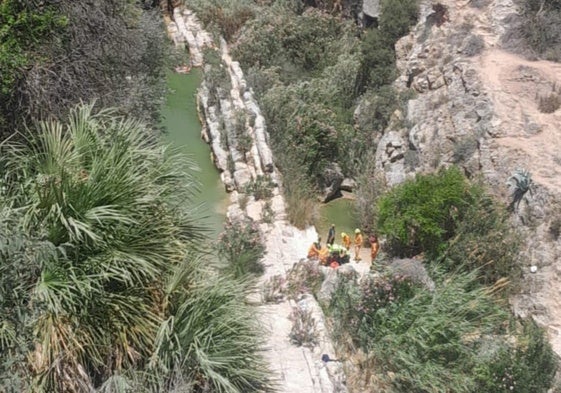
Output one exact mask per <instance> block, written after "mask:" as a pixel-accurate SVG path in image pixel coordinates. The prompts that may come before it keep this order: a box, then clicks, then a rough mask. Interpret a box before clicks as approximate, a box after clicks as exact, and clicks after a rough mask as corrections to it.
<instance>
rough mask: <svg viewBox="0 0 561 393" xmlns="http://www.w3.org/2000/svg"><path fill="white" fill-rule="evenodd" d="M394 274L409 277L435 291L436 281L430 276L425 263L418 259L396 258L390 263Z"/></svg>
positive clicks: (390, 268)
mask: <svg viewBox="0 0 561 393" xmlns="http://www.w3.org/2000/svg"><path fill="white" fill-rule="evenodd" d="M388 268H389V270H390V271H391V272H392V274H393V275H394V276H395V275H400V276H404V277H408V278H409V279H411V281H413V282H414V283H417V284H421V285H423V286H424V287H425V288H427V289H428V290H429V291H434V281H433V280H432V279H431V278H430V276H429V274H428V273H427V270H426V269H425V265H423V262H422V261H420V260H418V259H412V258H405V259H394V260H393V261H392V262H391V263H390V264H389V265H388Z"/></svg>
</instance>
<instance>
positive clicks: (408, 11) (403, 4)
mask: <svg viewBox="0 0 561 393" xmlns="http://www.w3.org/2000/svg"><path fill="white" fill-rule="evenodd" d="M380 11H381V12H380V20H379V25H380V31H382V32H383V33H384V35H385V36H386V37H387V38H388V40H389V41H390V42H396V41H397V40H398V39H400V38H401V37H403V36H405V35H407V34H408V33H409V29H410V28H411V26H414V25H415V23H417V17H418V13H419V2H418V0H382V1H381V10H380Z"/></svg>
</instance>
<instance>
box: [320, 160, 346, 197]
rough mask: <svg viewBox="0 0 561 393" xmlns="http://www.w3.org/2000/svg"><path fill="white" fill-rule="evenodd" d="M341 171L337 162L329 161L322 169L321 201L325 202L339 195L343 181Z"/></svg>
mask: <svg viewBox="0 0 561 393" xmlns="http://www.w3.org/2000/svg"><path fill="white" fill-rule="evenodd" d="M344 178H345V177H344V176H343V171H342V170H341V167H340V166H339V164H337V163H330V164H329V165H328V167H327V168H325V170H324V171H323V174H322V177H321V183H322V187H323V196H322V198H321V200H322V202H324V203H326V202H329V201H330V200H332V199H335V198H337V197H338V196H339V194H340V192H341V184H342V183H343V179H344Z"/></svg>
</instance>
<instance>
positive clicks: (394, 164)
mask: <svg viewBox="0 0 561 393" xmlns="http://www.w3.org/2000/svg"><path fill="white" fill-rule="evenodd" d="M516 11H517V10H516V7H515V4H514V2H513V1H512V0H486V1H474V0H465V1H455V0H442V1H440V2H439V3H436V2H431V1H422V2H421V13H420V19H419V22H418V24H417V25H416V26H415V28H414V29H413V30H412V32H411V33H410V34H409V35H408V36H406V37H404V38H402V39H401V40H400V41H399V42H398V43H397V45H396V50H397V58H398V60H397V61H398V68H399V72H400V74H401V75H400V77H399V78H398V79H397V81H396V82H395V86H396V87H397V88H398V89H413V90H414V91H415V93H416V96H415V98H414V99H412V100H410V101H409V102H408V106H407V111H406V113H404V114H402V113H395V114H394V117H393V120H392V122H391V125H390V127H388V129H386V130H385V132H384V135H383V136H382V138H381V139H380V141H379V143H378V147H377V161H376V165H377V168H378V169H379V170H382V171H383V172H384V173H385V175H386V180H387V181H388V183H389V184H397V183H399V182H401V181H403V180H404V179H406V178H407V177H410V176H413V175H414V174H415V173H423V172H429V171H434V170H435V169H436V168H438V167H441V166H448V165H452V164H457V165H459V166H461V167H462V168H463V169H464V171H465V173H466V174H467V175H468V176H470V177H479V176H481V177H482V178H483V179H484V181H485V182H486V183H487V184H488V185H489V189H490V190H491V191H492V192H493V193H494V194H496V196H497V197H499V198H500V199H502V200H503V201H504V202H505V204H508V203H509V202H510V200H511V190H509V188H508V186H507V184H506V182H507V179H508V178H509V177H510V176H511V175H512V174H513V172H514V171H515V170H516V169H517V168H525V169H527V170H529V171H530V173H531V175H532V179H533V182H534V187H533V190H532V192H531V193H527V194H526V195H525V197H524V200H523V201H522V203H521V204H520V205H519V207H518V209H517V210H516V211H515V212H514V213H513V220H512V222H513V225H517V226H519V227H520V228H522V231H523V233H524V235H525V236H524V244H523V249H524V256H523V259H522V260H523V263H524V278H523V284H522V292H521V294H519V295H517V296H516V297H514V298H513V299H511V304H512V306H513V310H514V312H515V313H516V314H518V315H522V316H525V315H531V316H532V317H533V318H534V319H535V320H536V321H537V322H538V323H540V324H541V325H542V326H545V327H547V328H548V332H549V335H550V341H551V343H552V345H553V347H554V350H555V351H556V352H557V353H558V354H560V355H561V311H560V310H561V307H560V306H561V290H560V289H559V288H561V285H559V284H561V257H560V256H561V246H560V243H559V241H558V239H557V238H558V236H559V227H558V226H559V225H560V224H561V213H560V211H561V210H559V208H558V207H559V206H561V205H560V203H559V202H560V201H559V191H560V190H561V153H559V151H558V148H559V146H561V127H560V126H561V112H560V111H556V112H553V113H542V112H541V111H540V110H539V109H538V105H539V98H540V97H544V96H546V95H547V94H550V93H551V92H552V91H553V90H555V88H556V87H555V86H558V85H559V83H560V82H561V64H558V63H552V62H548V61H542V60H539V61H528V60H526V59H524V58H522V57H519V56H516V55H514V54H511V53H508V52H506V51H505V50H503V49H502V48H501V44H500V43H501V39H502V37H503V35H504V34H505V31H506V30H507V28H508V23H509V20H512V14H513V13H515V12H516ZM533 265H535V266H537V272H536V273H531V272H530V266H533Z"/></svg>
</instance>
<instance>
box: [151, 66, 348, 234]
mask: <svg viewBox="0 0 561 393" xmlns="http://www.w3.org/2000/svg"><path fill="white" fill-rule="evenodd" d="M200 82H201V70H200V69H198V68H193V69H192V70H191V72H190V73H189V74H177V73H174V72H170V73H169V74H168V77H167V83H168V95H167V98H166V103H165V106H164V108H163V110H162V115H163V125H164V127H165V128H166V130H167V135H166V139H167V141H168V142H169V143H170V144H171V145H172V146H174V147H176V148H179V149H181V151H183V152H184V153H185V154H186V155H187V156H188V157H189V158H190V159H191V160H192V161H193V162H194V163H195V164H196V165H197V166H198V167H199V171H198V172H196V173H195V177H196V179H197V180H198V181H199V183H200V191H199V192H197V193H196V195H195V198H194V201H193V202H194V204H195V206H198V207H199V214H198V216H200V217H201V222H202V224H203V225H204V226H205V227H208V228H209V229H210V231H211V235H217V234H218V233H219V232H220V231H221V230H222V227H223V224H224V221H225V217H226V209H227V207H228V195H227V193H226V191H225V190H224V186H223V185H222V183H221V181H220V176H219V173H218V170H217V169H216V167H215V166H214V163H213V162H212V160H211V158H210V147H209V145H208V144H207V143H205V142H204V141H203V140H202V139H201V124H200V123H199V118H198V115H197V105H196V100H195V94H196V92H197V88H198V87H199V84H200ZM353 205H354V202H353V201H352V200H349V199H344V198H340V199H336V200H333V201H331V202H329V203H327V204H322V205H321V206H320V209H319V212H320V217H319V219H318V220H317V222H316V223H315V226H316V228H317V230H318V233H319V235H320V236H321V237H322V239H323V241H325V240H326V239H327V231H328V229H329V225H331V223H334V224H335V227H336V231H337V238H336V239H335V240H336V242H337V243H340V242H341V238H340V234H341V232H347V233H349V234H352V233H353V231H354V228H355V227H356V222H357V220H356V217H355V215H354V208H353Z"/></svg>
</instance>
